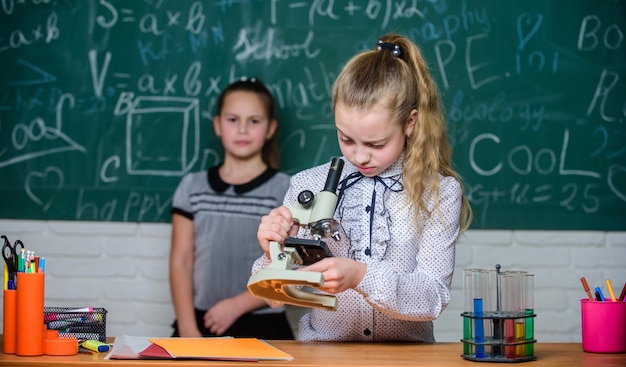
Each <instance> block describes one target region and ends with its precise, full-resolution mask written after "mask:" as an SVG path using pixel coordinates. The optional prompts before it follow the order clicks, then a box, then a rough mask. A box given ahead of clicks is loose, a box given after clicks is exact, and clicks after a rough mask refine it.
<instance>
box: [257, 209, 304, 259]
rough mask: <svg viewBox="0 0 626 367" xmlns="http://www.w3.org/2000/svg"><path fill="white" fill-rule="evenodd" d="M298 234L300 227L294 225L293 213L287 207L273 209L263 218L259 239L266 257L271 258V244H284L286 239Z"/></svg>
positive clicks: (258, 233)
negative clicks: (271, 242) (273, 242)
mask: <svg viewBox="0 0 626 367" xmlns="http://www.w3.org/2000/svg"><path fill="white" fill-rule="evenodd" d="M297 233H298V225H297V224H294V222H293V217H292V215H291V211H289V208H287V207H286V206H284V205H283V206H279V207H278V208H274V209H272V211H270V212H269V213H268V214H267V215H264V216H263V217H262V218H261V223H260V224H259V229H258V231H257V239H258V240H259V244H260V245H261V248H262V249H263V251H265V255H266V256H267V257H268V258H269V257H270V255H269V243H270V241H276V242H278V243H281V244H282V243H283V242H284V241H285V238H287V237H289V236H295V235H296V234H297Z"/></svg>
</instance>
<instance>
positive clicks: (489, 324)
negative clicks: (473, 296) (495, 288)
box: [480, 269, 494, 355]
mask: <svg viewBox="0 0 626 367" xmlns="http://www.w3.org/2000/svg"><path fill="white" fill-rule="evenodd" d="M480 271H481V277H482V290H483V316H484V317H485V318H484V319H483V331H484V340H485V341H486V342H490V343H489V346H490V352H491V355H493V343H491V341H492V340H493V319H492V316H493V311H494V306H493V304H494V302H493V292H492V286H491V277H490V272H489V270H488V269H481V270H480ZM485 353H487V351H485ZM487 355H488V354H487Z"/></svg>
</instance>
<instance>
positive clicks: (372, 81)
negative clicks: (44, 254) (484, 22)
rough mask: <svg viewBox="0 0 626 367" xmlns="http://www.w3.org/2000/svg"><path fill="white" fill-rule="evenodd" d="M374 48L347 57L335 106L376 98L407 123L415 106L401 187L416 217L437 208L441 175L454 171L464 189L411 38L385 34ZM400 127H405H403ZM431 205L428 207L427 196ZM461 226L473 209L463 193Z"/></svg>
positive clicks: (360, 105) (433, 88)
mask: <svg viewBox="0 0 626 367" xmlns="http://www.w3.org/2000/svg"><path fill="white" fill-rule="evenodd" d="M379 43H380V45H379V46H377V48H376V49H373V50H369V51H364V52H362V53H360V54H358V55H356V56H354V57H353V58H352V59H350V60H349V61H348V63H347V64H346V66H345V67H344V68H343V70H342V71H341V73H340V74H339V76H338V77H337V80H336V81H335V84H334V86H333V109H334V108H335V107H336V106H337V105H338V104H340V105H342V106H346V107H348V108H356V109H359V110H367V109H370V108H372V107H374V106H375V105H377V104H379V103H383V104H384V107H385V108H387V109H388V110H389V111H391V114H392V121H394V123H400V124H403V125H404V124H406V123H407V122H408V119H409V116H410V114H411V111H412V110H414V109H416V110H417V121H416V124H415V128H414V129H413V133H412V134H411V135H410V136H407V138H406V154H405V158H404V161H403V169H402V180H403V183H404V188H405V190H406V192H407V195H408V196H409V199H410V201H411V203H412V204H413V206H414V208H415V214H416V216H415V218H422V216H421V215H420V213H422V214H426V215H427V216H430V215H432V214H433V213H432V211H436V210H437V209H438V202H439V175H443V176H452V177H454V178H455V179H456V180H457V181H458V182H459V183H460V184H461V188H463V184H462V181H461V177H460V176H459V174H458V173H457V172H456V171H455V170H454V169H453V167H452V148H451V147H450V143H449V141H448V137H447V133H446V123H445V119H444V114H443V110H442V107H441V99H440V97H439V92H438V90H437V85H436V84H435V82H434V80H433V78H432V76H431V75H430V72H429V70H428V65H427V64H426V61H425V60H424V57H423V56H422V53H421V51H420V50H419V48H418V47H417V45H416V44H415V43H413V42H412V41H411V40H410V39H408V38H406V37H404V36H401V35H398V34H387V35H384V36H382V37H380V39H379ZM403 127H404V126H403ZM431 194H432V195H433V196H434V203H435V207H434V208H433V210H432V211H431V210H430V209H429V208H428V199H429V196H430V195H431ZM462 200H463V205H462V208H461V218H460V223H461V231H464V230H465V229H467V228H468V227H469V225H470V223H471V221H472V209H471V207H470V204H469V201H468V200H467V197H466V196H465V193H464V192H463V198H462Z"/></svg>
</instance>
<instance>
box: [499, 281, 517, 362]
mask: <svg viewBox="0 0 626 367" xmlns="http://www.w3.org/2000/svg"><path fill="white" fill-rule="evenodd" d="M500 287H501V292H502V312H503V315H504V316H506V318H505V319H504V339H505V342H506V344H507V345H506V346H505V347H504V354H505V356H506V358H515V346H513V345H508V344H511V343H515V320H514V319H513V317H512V310H513V308H514V306H513V304H514V296H513V295H514V293H515V290H514V278H513V275H511V274H510V273H508V272H504V273H501V274H500Z"/></svg>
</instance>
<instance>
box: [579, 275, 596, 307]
mask: <svg viewBox="0 0 626 367" xmlns="http://www.w3.org/2000/svg"><path fill="white" fill-rule="evenodd" d="M580 282H581V283H582V284H583V289H584V290H585V292H587V297H589V300H590V301H593V300H594V299H593V296H592V295H591V291H590V290H589V284H587V279H585V277H581V278H580Z"/></svg>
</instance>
